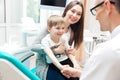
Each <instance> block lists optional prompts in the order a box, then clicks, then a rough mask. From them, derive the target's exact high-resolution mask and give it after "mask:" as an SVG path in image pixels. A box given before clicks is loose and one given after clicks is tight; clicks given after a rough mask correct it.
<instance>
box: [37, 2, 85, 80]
mask: <svg viewBox="0 0 120 80" xmlns="http://www.w3.org/2000/svg"><path fill="white" fill-rule="evenodd" d="M83 12H84V11H83V5H82V3H81V2H79V1H72V2H70V3H69V4H68V5H67V6H66V8H65V11H64V12H63V18H64V19H65V20H66V22H67V23H66V26H67V27H66V33H65V35H64V36H63V37H65V38H67V40H69V45H71V44H73V43H75V44H74V48H75V49H69V50H66V53H67V54H73V55H75V56H80V57H76V59H77V60H78V62H82V60H83V54H82V42H83V29H84V28H83V26H84V25H83V24H84V17H83ZM38 41H40V40H38ZM38 44H40V43H38ZM38 48H40V46H37V49H38ZM44 52H49V53H51V54H52V53H53V52H54V51H52V50H51V49H46V50H44V51H39V50H38V53H42V54H38V56H37V60H36V64H37V65H36V68H37V72H36V73H37V75H38V76H39V77H40V78H42V80H79V78H69V79H68V78H66V77H65V76H63V75H62V73H61V72H60V71H61V70H62V69H63V68H64V67H65V66H64V65H67V64H69V66H71V67H73V66H74V65H73V64H72V62H71V61H70V60H69V59H67V60H66V61H64V62H60V63H59V62H58V61H57V60H54V61H53V60H52V59H55V57H54V56H53V55H52V57H51V58H50V59H51V60H52V61H53V65H51V66H49V65H48V64H47V63H46V61H45V58H43V57H44V54H43V53H44ZM54 53H57V52H54ZM51 71H54V72H51ZM51 76H52V77H51Z"/></svg>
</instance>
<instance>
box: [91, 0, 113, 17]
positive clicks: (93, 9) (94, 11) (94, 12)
mask: <svg viewBox="0 0 120 80" xmlns="http://www.w3.org/2000/svg"><path fill="white" fill-rule="evenodd" d="M103 3H104V1H103V2H101V3H99V4H97V5H96V6H95V7H93V8H91V9H90V12H91V13H92V15H94V16H95V15H96V8H98V7H99V6H101V5H102V4H103ZM110 3H111V4H115V2H113V1H110Z"/></svg>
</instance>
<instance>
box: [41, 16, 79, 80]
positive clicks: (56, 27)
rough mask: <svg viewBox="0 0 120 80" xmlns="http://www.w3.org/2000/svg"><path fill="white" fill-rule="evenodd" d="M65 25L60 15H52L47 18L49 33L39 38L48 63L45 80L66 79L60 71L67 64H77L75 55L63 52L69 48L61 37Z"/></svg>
mask: <svg viewBox="0 0 120 80" xmlns="http://www.w3.org/2000/svg"><path fill="white" fill-rule="evenodd" d="M65 25H66V23H65V21H64V19H63V17H62V16H58V15H52V16H50V17H49V18H48V21H47V26H48V27H47V29H48V32H49V34H47V35H46V36H45V37H44V38H43V39H42V40H41V49H43V50H44V51H45V52H46V62H47V63H48V64H49V68H48V71H47V77H46V80H67V78H66V77H65V76H63V75H62V74H61V72H60V71H61V70H62V69H63V68H65V67H67V66H68V65H69V66H73V64H74V66H77V65H76V64H77V63H76V60H75V57H74V56H73V55H72V54H67V55H66V54H65V51H66V49H67V48H69V45H68V41H67V40H65V38H63V37H62V36H63V34H64V33H65V28H66V27H65ZM68 57H69V58H70V59H71V61H72V62H71V61H70V60H69V59H68ZM72 80H75V79H72Z"/></svg>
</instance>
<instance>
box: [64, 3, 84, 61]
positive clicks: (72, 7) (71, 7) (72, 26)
mask: <svg viewBox="0 0 120 80" xmlns="http://www.w3.org/2000/svg"><path fill="white" fill-rule="evenodd" d="M62 16H63V17H64V19H65V21H67V24H66V25H67V28H66V34H68V35H67V36H69V37H68V38H69V44H72V42H73V41H74V42H75V45H74V47H75V49H76V51H75V53H74V55H75V56H76V59H77V60H78V62H82V63H83V62H84V54H83V30H84V9H83V5H82V3H81V2H79V1H73V2H71V3H69V4H68V5H67V6H66V8H65V10H64V12H63V15H62Z"/></svg>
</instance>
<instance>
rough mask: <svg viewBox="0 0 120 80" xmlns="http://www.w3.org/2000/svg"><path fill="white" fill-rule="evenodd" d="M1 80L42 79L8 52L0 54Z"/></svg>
mask: <svg viewBox="0 0 120 80" xmlns="http://www.w3.org/2000/svg"><path fill="white" fill-rule="evenodd" d="M33 70H35V68H34V69H33ZM0 80H41V79H40V78H38V77H37V76H36V75H35V73H34V72H32V71H31V70H29V69H28V68H27V67H26V66H25V65H24V64H23V63H22V62H21V61H20V60H19V59H17V58H16V57H14V56H13V55H11V54H9V53H7V52H0Z"/></svg>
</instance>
